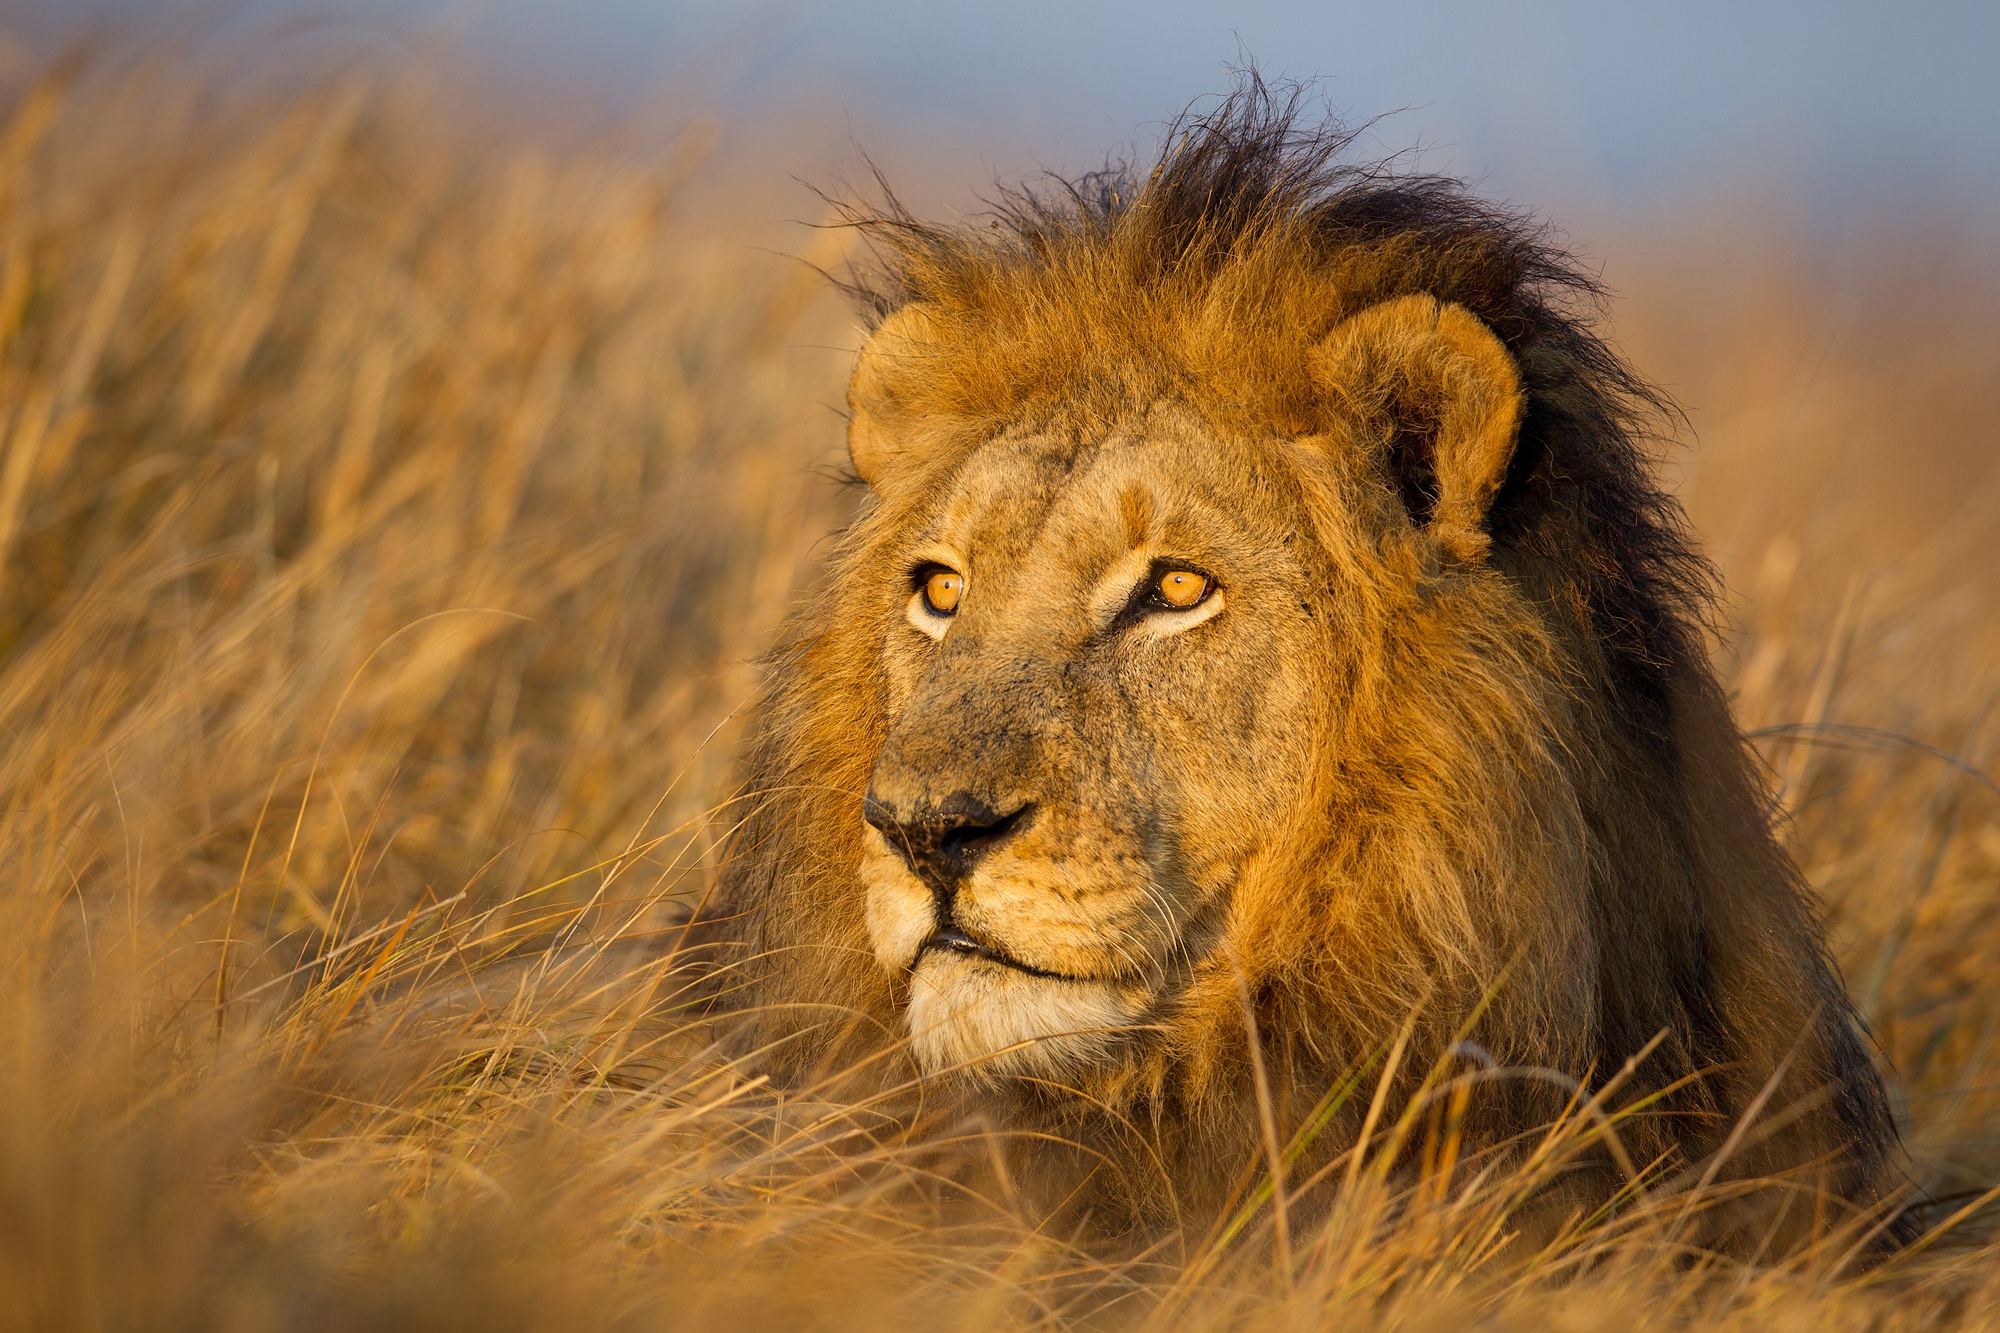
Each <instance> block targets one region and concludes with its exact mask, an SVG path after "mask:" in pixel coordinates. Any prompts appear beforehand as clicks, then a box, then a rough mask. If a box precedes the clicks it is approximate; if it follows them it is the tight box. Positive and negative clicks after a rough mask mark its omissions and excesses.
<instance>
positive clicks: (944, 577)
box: [924, 569, 965, 616]
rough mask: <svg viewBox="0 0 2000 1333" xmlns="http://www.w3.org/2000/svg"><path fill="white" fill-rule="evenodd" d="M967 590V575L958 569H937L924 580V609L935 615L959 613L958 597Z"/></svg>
mask: <svg viewBox="0 0 2000 1333" xmlns="http://www.w3.org/2000/svg"><path fill="white" fill-rule="evenodd" d="M964 592H965V576H964V575H963V574H960V573H958V572H957V571H956V570H950V569H935V570H932V571H931V576H930V577H929V578H927V579H925V580H924V609H925V610H927V611H929V612H930V613H931V614H932V615H934V616H949V615H956V614H957V613H958V599H959V597H960V596H961V595H963V593H964Z"/></svg>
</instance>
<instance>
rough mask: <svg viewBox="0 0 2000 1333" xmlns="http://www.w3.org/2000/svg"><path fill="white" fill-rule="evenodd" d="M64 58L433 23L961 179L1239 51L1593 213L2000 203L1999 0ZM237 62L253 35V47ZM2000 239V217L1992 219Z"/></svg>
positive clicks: (538, 29) (483, 5)
mask: <svg viewBox="0 0 2000 1333" xmlns="http://www.w3.org/2000/svg"><path fill="white" fill-rule="evenodd" d="M9 13H11V14H12V18H11V19H8V18H0V25H4V26H9V27H12V28H13V29H14V30H16V31H17V32H22V33H24V34H25V35H26V36H27V37H28V39H29V40H30V42H31V44H32V45H35V46H37V47H48V46H49V45H51V44H52V43H54V42H56V41H58V40H60V38H61V37H62V35H64V34H65V33H73V32H76V31H78V30H80V29H82V28H85V27H88V26H92V25H103V24H106V23H114V24H125V25H132V24H137V25H138V26H139V27H140V28H142V29H143V28H144V27H146V26H147V25H155V26H159V27H162V28H165V27H170V26H171V25H172V24H174V23H176V22H182V21H183V19H184V16H187V15H191V14H198V15H202V16H204V17H203V18H202V19H201V20H200V21H201V22H203V23H206V24H209V25H211V26H212V27H214V28H215V29H217V30H219V31H220V32H222V33H224V34H228V35H240V34H244V33H253V32H266V33H268V32H274V31H279V30H283V31H288V32H295V31H297V30H298V29H299V27H300V26H301V25H302V24H303V25H306V26H307V27H309V29H310V31H312V32H313V33H315V34H316V35H317V37H318V39H319V40H322V41H327V40H332V41H336V42H347V43H352V44H356V45H361V46H367V45H370V44H374V45H385V46H389V47H392V48H393V47H396V46H398V45H399V44H407V43H409V42H410V41H411V40H412V39H413V38H416V37H418V36H420V35H421V34H423V33H424V32H426V31H434V30H436V29H437V27H438V26H439V25H443V26H445V27H447V28H448V29H449V31H450V32H451V33H452V34H453V35H452V36H451V38H450V39H449V43H448V44H449V45H450V46H451V48H452V49H453V50H454V52H456V53H457V54H458V55H459V56H460V57H462V59H461V60H460V61H459V62H458V63H459V64H460V65H461V66H462V67H463V68H465V69H468V70H472V71H474V72H475V81H476V82H477V83H478V85H479V86H480V87H481V88H482V89H483V91H484V93H485V95H486V96H487V97H488V98H490V99H491V100H493V101H494V102H495V103H496V104H499V105H504V106H506V107H508V108H510V109H512V110H513V111H515V112H517V113H519V114H521V115H522V116H523V118H524V120H526V121H527V122H529V123H533V122H534V121H535V119H536V118H537V117H538V116H539V115H541V114H542V109H543V108H551V107H556V106H560V107H562V108H563V109H564V115H566V116H568V117H569V118H570V119H571V120H572V121H573V120H575V119H576V118H577V117H579V116H583V117H584V118H586V119H587V118H588V117H589V116H590V115H599V116H603V117H609V118H616V117H618V116H621V115H629V114H630V113H631V111H632V110H633V108H635V107H646V108H651V109H652V111H653V112H654V114H657V115H660V116H662V117H663V119H671V118H672V116H675V115H685V114H688V113H690V112H693V111H701V112H706V113H708V114H711V115H713V116H714V117H716V119H717V121H718V123H719V124H720V125H721V126H722V127H723V129H724V132H725V134H728V135H734V136H736V138H737V139H738V140H739V141H740V142H741V143H742V144H745V145H751V146H754V147H756V148H757V149H758V150H759V151H758V152H757V153H755V154H745V155H744V157H745V158H746V160H754V161H756V162H758V163H760V164H762V165H763V168H764V169H767V170H770V171H772V172H774V173H777V174H781V175H784V176H786V177H789V176H792V175H797V176H801V177H803V178H805V179H807V180H811V181H815V182H826V181H829V180H830V179H832V178H833V177H835V176H839V175H843V174H852V173H853V172H854V171H855V170H856V164H857V162H858V158H857V157H856V155H855V152H854V146H856V145H858V146H859V147H860V148H861V149H864V150H866V151H867V152H868V153H869V154H870V155H871V156H872V157H874V158H876V159H878V160H880V161H882V162H884V163H885V164H888V165H890V166H892V167H894V166H897V165H899V164H900V165H904V166H906V167H907V168H908V169H910V170H913V171H914V170H917V169H918V165H919V164H920V165H921V168H922V170H923V173H924V174H925V177H926V179H927V180H929V181H932V182H934V183H936V184H938V185H939V186H940V188H941V189H943V190H944V192H946V193H949V191H950V190H953V189H960V188H963V189H965V190H970V189H972V188H974V187H978V186H982V185H986V184H989V183H990V182H991V180H992V179H993V178H994V177H995V176H1001V177H1007V176H1016V175H1019V174H1021V173H1022V172H1024V171H1028V170H1032V169H1035V168H1038V167H1048V168H1053V169H1058V170H1071V171H1074V170H1080V169H1085V168H1088V167H1090V166H1092V165H1095V164H1097V163H1098V162H1099V161H1101V160H1102V159H1103V157H1104V156H1105V154H1106V153H1107V151H1116V150H1119V149H1121V148H1135V149H1136V150H1137V151H1138V153H1139V154H1140V155H1141V156H1144V155H1145V154H1146V153H1147V152H1148V151H1149V150H1150V149H1151V147H1152V144H1153V142H1154V138H1155V136H1156V135H1157V132H1158V130H1159V128H1160V127H1161V125H1162V124H1163V123H1164V122H1165V120H1166V119H1167V118H1168V117H1169V116H1171V115H1172V113H1173V112H1174V111H1175V110H1177V109H1178V108H1179V107H1181V106H1182V105H1184V104H1185V103H1187V102H1188V101H1190V100H1191V99H1194V98H1196V97H1199V96H1201V95H1203V94H1213V93H1216V92H1219V91H1222V90H1224V89H1226V88H1227V86H1228V82H1229V74H1228V69H1227V67H1228V66H1229V65H1232V64H1237V63H1241V62H1242V61H1244V60H1252V59H1253V60H1254V61H1255V62H1256V63H1257V65H1258V66H1259V67H1260V68H1261V69H1262V70H1263V71H1264V73H1265V74H1266V75H1267V76H1274V77H1285V76H1288V77H1295V78H1312V79H1316V80H1318V81H1319V82H1318V83H1317V85H1316V88H1317V91H1318V93H1319V95H1320V96H1322V97H1323V98H1324V99H1325V101H1326V102H1327V103H1328V104H1329V105H1330V106H1331V107H1332V108H1333V109H1334V110H1336V111H1337V112H1339V113H1341V114H1343V115H1344V116H1346V117H1347V118H1349V119H1350V120H1357V121H1358V120H1366V119H1369V118H1371V117H1382V119H1380V120H1379V121H1377V122H1376V124H1375V127H1374V130H1373V132H1372V135H1371V140H1370V144H1369V147H1370V149H1371V151H1379V152H1382V153H1388V152H1394V151H1400V150H1407V149H1411V148H1417V149H1419V150H1420V155H1419V157H1418V160H1419V161H1420V162H1421V164H1422V165H1423V166H1424V167H1426V168H1428V169H1431V170H1438V171H1444V172H1449V173H1452V174H1455V175H1460V176H1465V177H1468V178H1471V179H1474V180H1476V181H1477V182H1479V184H1480V186H1481V188H1482V189H1483V190H1484V191H1485V192H1486V193H1488V194H1492V195H1496V196H1498V197H1500V198H1504V199H1508V200H1510V201H1512V202H1516V203H1522V204H1526V205H1528V206H1531V207H1538V208H1542V209H1545V210H1550V211H1555V212H1563V211H1569V212H1572V213H1583V214H1587V215H1590V216H1610V217H1634V216H1644V215H1647V214H1649V213H1671V212H1673V211H1674V210H1678V209H1684V208H1688V207H1691V206H1694V207H1699V206H1708V205H1712V204H1713V203H1714V202H1715V201H1717V200H1718V199H1721V200H1730V199H1756V200H1762V201H1765V202H1768V203H1773V204H1776V205H1780V206H1782V207H1785V208H1788V209H1791V210H1793V211H1794V212H1795V213H1796V214H1797V215H1798V216H1799V217H1800V218H1801V219H1802V220H1804V221H1806V222H1807V223H1808V224H1810V225H1813V226H1818V227H1822V228H1831V229H1835V230H1837V229H1838V228H1839V227H1841V226H1843V225H1875V224H1876V223H1878V222H1880V221H1883V220H1894V219H1895V218H1896V217H1897V216H1898V215H1900V214H1906V213H1910V212H1919V213H1929V214H1933V215H1956V216H1958V217H1959V218H1960V220H1961V221H1962V222H1963V224H1964V225H1966V226H1973V227H1977V226H1984V225H1988V224H1990V223H1991V222H1992V219H1993V218H1994V216H1995V214H1996V213H2000V207H1997V206H2000V0H1977V2H1973V0H1960V2H1959V3H1922V2H1921V0H1899V2H1898V3H1888V2H1887V0H1878V2H1877V3H1870V4H1862V3H1853V2H1852V0H1809V2H1801V0H1761V2H1760V0H1735V2H1734V3H1709V2H1708V0H1674V2H1673V3H1650V4H1640V3H1617V2H1615V0H1600V2H1599V3H1595V4H1584V3H1574V2H1571V0H1415V2H1413V3H1404V4H1396V5H1388V4H1381V3H1375V4H1357V3H1349V2H1347V0H1317V2H1316V3H1310V2H1306V0H1237V2H1236V3H1231V4H1217V3H1210V2H1207V0H1099V2H1094V3H1093V2H1092V0H1013V3H1007V4H989V3H969V2H967V3H948V2H947V0H929V2H928V3H919V2H916V0H731V2H729V3H720V2H718V0H708V2H707V3H698V4H697V3H686V2H685V0H473V2H472V3H467V2H466V0H316V2H315V3H302V2H301V0H220V2H219V3H217V2H210V3H204V4H202V5H201V6H200V7H196V6H193V5H180V4H172V3H169V2H168V0H0V15H7V14H9ZM234 49H237V50H245V51H254V50H255V49H256V46H255V43H254V42H251V43H249V44H248V45H242V46H238V47H236V48H234ZM1992 230H1993V233H1994V234H1995V235H1996V236H2000V226H1993V227H1992Z"/></svg>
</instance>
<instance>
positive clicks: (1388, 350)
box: [1314, 296, 1526, 560]
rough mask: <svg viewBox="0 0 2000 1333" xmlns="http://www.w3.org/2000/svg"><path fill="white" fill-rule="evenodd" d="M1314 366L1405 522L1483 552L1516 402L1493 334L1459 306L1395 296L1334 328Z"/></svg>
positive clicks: (1519, 404) (1464, 551) (1465, 549)
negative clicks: (1391, 489)
mask: <svg viewBox="0 0 2000 1333" xmlns="http://www.w3.org/2000/svg"><path fill="white" fill-rule="evenodd" d="M1314 369H1315V372H1316V374H1317V376H1318V378H1319V382H1320V387H1321V389H1322V391H1324V392H1326V393H1328V394H1329V395H1330V396H1331V397H1333V398H1334V399H1335V400H1336V401H1337V402H1339V403H1340V404H1341V405H1342V406H1343V407H1344V408H1345V410H1346V412H1347V414H1348V416H1349V418H1350V420H1351V421H1352V422H1353V424H1354V426H1355V428H1356V431H1357V434H1358V436H1359V437H1360V438H1361V439H1362V440H1364V441H1366V442H1368V443H1369V444H1370V445H1371V447H1373V448H1374V449H1376V450H1377V452H1378V457H1379V459H1380V462H1381V464H1382V466H1383V467H1384V468H1385V469H1386V470H1387V471H1388V473H1389V477H1390V479H1391V481H1392V482H1393V483H1394V485H1395V489H1396V492H1397V494H1398V495H1399V496H1400V497H1401V498H1402V501H1403V507H1404V508H1405V509H1407V510H1408V511H1409V514H1410V520H1411V522H1413V523H1415V524H1417V525H1418V526H1419V527H1424V526H1428V527H1429V529H1430V531H1431V532H1432V533H1433V534H1434V535H1435V536H1436V537H1437V539H1438V540H1439V542H1440V543H1441V544H1442V545H1443V546H1445V547H1446V549H1448V550H1450V551H1451V552H1453V553H1454V554H1455V555H1458V556H1460V557H1461V558H1463V559H1468V560H1471V559H1476V558H1478V557H1480V556H1482V555H1484V554H1485V552H1486V549H1487V547H1488V545H1489V544H1490V543H1489V539H1488V537H1487V535H1486V532H1485V530H1484V524H1485V519H1486V511H1487V508H1488V507H1489V506H1490V505H1491V504H1492V503H1493V497H1494V496H1495V495H1496V494H1497V493H1498V492H1499V490H1500V483H1501V481H1502V480H1504V479H1505V477H1506V475H1507V464H1508V463H1509V461H1511V460H1512V458H1513V456H1514V442H1515V439H1516V437H1517V436H1518V435H1519V434H1520V430H1521V414H1522V411H1523V408H1524V407H1525V404H1526V397H1525V395H1524V394H1523V393H1522V392H1521V376H1520V372H1519V371H1518V370H1517V369H1516V368H1515V365H1514V358H1513V357H1512V356H1510V355H1509V354H1508V352H1507V349H1506V347H1505V346H1503V345H1502V344H1501V342H1500V339H1499V338H1497V337H1495V336H1494V334H1493V331H1492V330H1491V329H1489V328H1487V327H1486V325H1485V324H1483V323H1481V322H1480V321H1479V319H1478V318H1477V317H1476V316H1474V315H1473V313H1472V312H1471V311H1469V310H1467V309H1466V308H1465V307H1464V306H1459V305H1448V304H1442V303H1440V302H1439V301H1438V300H1437V299H1436V298H1434V297H1430V296H1405V297H1400V298H1398V299H1397V300H1394V301H1384V302H1383V303H1382V304H1380V305H1377V306H1371V307H1370V308H1368V309H1367V310H1364V311H1362V312H1361V313H1360V314H1358V315H1355V316H1353V317H1352V318H1350V319H1347V320H1345V321H1343V322H1342V323H1341V324H1340V325H1338V326H1337V327H1336V328H1335V329H1334V330H1333V332H1332V333H1330V334H1328V335H1327V337H1326V341H1325V342H1324V343H1322V344H1321V345H1320V346H1319V348H1317V349H1316V351H1315V366H1314Z"/></svg>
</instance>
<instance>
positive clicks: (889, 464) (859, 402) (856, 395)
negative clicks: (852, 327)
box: [847, 304, 937, 493]
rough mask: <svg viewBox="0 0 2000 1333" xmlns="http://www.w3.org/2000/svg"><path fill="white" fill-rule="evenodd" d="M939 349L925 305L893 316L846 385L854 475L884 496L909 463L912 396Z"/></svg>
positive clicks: (865, 349) (866, 347)
mask: <svg viewBox="0 0 2000 1333" xmlns="http://www.w3.org/2000/svg"><path fill="white" fill-rule="evenodd" d="M936 345H937V321H936V320H934V319H932V318H931V314H930V312H929V311H928V310H927V309H925V308H924V307H923V306H922V305H920V304H911V305H906V306H904V307H902V308H901V309H899V310H895V311H892V312H890V314H889V316H888V318H886V319H884V320H883V321H882V323H881V324H880V325H878V326H877V327H876V329H875V332H874V334H873V336H871V337H870V338H869V339H868V342H867V344H866V345H864V346H863V347H862V349H861V356H860V358H859V359H858V360H857V361H856V362H855V363H854V377H853V378H852V379H850V380H849V381H848V382H847V408H848V411H849V412H850V413H851V414H852V415H850V417H849V418H848V422H847V456H848V458H849V459H851V460H852V461H853V463H854V474H855V475H856V476H858V477H860V478H861V480H863V481H865V482H867V483H868V485H869V486H870V487H871V488H872V489H873V490H875V491H876V492H877V493H880V492H881V491H883V490H884V489H885V485H893V484H894V477H895V474H896V473H897V472H898V471H900V470H901V469H902V467H903V465H904V464H905V463H906V462H907V461H908V460H907V459H905V458H904V457H902V455H903V454H904V452H905V446H906V445H907V443H908V439H907V437H908V434H909V430H908V427H909V425H910V424H911V423H910V416H911V413H910V408H909V395H908V393H907V391H906V390H905V388H904V387H903V386H905V385H907V384H909V383H910V382H911V381H912V380H913V379H916V378H920V377H921V376H922V374H923V362H924V361H925V359H926V358H927V357H929V356H930V355H932V353H933V351H934V349H935V347H936Z"/></svg>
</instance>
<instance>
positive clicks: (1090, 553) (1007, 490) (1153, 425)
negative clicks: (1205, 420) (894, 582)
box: [927, 408, 1276, 581]
mask: <svg viewBox="0 0 2000 1333" xmlns="http://www.w3.org/2000/svg"><path fill="white" fill-rule="evenodd" d="M1274 462H1276V460H1275V459H1274V458H1273V457H1272V456H1270V455H1268V454H1264V453H1253V452H1252V451H1249V450H1246V449H1245V448H1243V447H1242V446H1241V445H1240V444H1239V445H1233V446H1228V447H1225V446H1222V445H1219V444H1218V443H1217V442H1216V441H1214V440H1213V439H1211V438H1209V437H1208V436H1207V435H1206V434H1205V433H1204V432H1203V431H1202V429H1201V427H1200V426H1199V424H1198V423H1196V422H1195V421H1193V420H1192V419H1191V418H1190V417H1189V416H1188V414H1186V413H1184V412H1178V411H1174V410H1171V409H1168V408H1156V409H1154V410H1151V411H1148V412H1146V413H1143V414H1138V415H1137V416H1135V418H1134V419H1132V420H1129V421H1126V422H1123V423H1119V424H1117V425H1114V426H1110V427H1107V428H1100V429H1097V430H1094V431H1082V430H1077V429H1074V428H1071V429H1063V428H1048V427H1043V428H1039V429H1023V430H1018V431H1014V432H1008V433H1003V434H1001V435H999V436H997V437H995V438H994V439H992V440H990V441H988V442H987V443H986V444H984V445H982V446H981V447H979V448H978V449H977V450H975V451H974V452H973V454H972V455H971V456H970V457H968V458H967V459H966V460H965V462H964V464H963V465H962V466H961V468H960V469H959V471H958V473H957V475H956V476H955V477H954V478H953V479H952V482H951V483H950V486H949V488H948V490H947V493H946V495H945V496H944V498H943V500H942V503H941V505H940V507H939V509H938V510H937V514H936V518H935V521H934V522H933V523H932V524H931V525H929V532H928V534H927V535H928V538H929V540H930V541H931V542H932V543H933V544H934V545H936V546H938V547H939V548H940V549H941V550H943V551H948V552H950V553H952V554H954V555H956V556H957V557H958V558H960V559H962V560H964V561H965V562H966V563H967V565H968V566H969V568H968V570H967V572H968V573H969V574H970V575H972V576H973V577H974V578H977V577H979V575H980V574H981V573H982V572H985V573H989V574H991V573H1000V572H1003V571H1005V570H1007V569H1008V568H1010V567H1013V568H1020V567H1024V566H1032V567H1033V568H1034V570H1035V572H1036V573H1037V574H1039V575H1041V576H1043V577H1049V576H1052V575H1067V576H1069V579H1070V580H1072V581H1088V580H1090V579H1094V578H1096V577H1099V576H1101V575H1103V574H1104V573H1105V572H1106V569H1107V567H1108V566H1110V565H1113V564H1115V563H1116V562H1118V560H1119V559H1120V557H1121V556H1123V555H1125V554H1126V553H1127V552H1129V551H1131V550H1134V549H1137V548H1139V547H1142V546H1146V545H1149V544H1151V545H1162V546H1165V547H1175V546H1179V547H1186V548H1190V549H1177V550H1172V551H1163V552H1162V553H1163V554H1178V555H1184V556H1194V555H1198V554H1200V552H1199V551H1198V550H1196V549H1192V548H1194V547H1199V546H1200V545H1202V544H1203V543H1207V544H1210V545H1213V544H1214V543H1216V542H1217V541H1220V540H1223V539H1225V538H1227V537H1228V536H1231V535H1236V534H1238V533H1240V532H1241V531H1242V530H1243V529H1245V528H1247V527H1262V526H1266V525H1267V524H1268V523H1269V521H1270V520H1271V519H1272V518H1273V517H1275V516H1274V515H1273V514H1271V513H1270V508H1271V502H1272V498H1273V493H1274V490H1273V488H1272V487H1271V486H1269V485H1268V484H1260V483H1263V482H1268V476H1264V475H1260V474H1268V473H1270V472H1271V471H1272V470H1273V464H1274Z"/></svg>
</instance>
